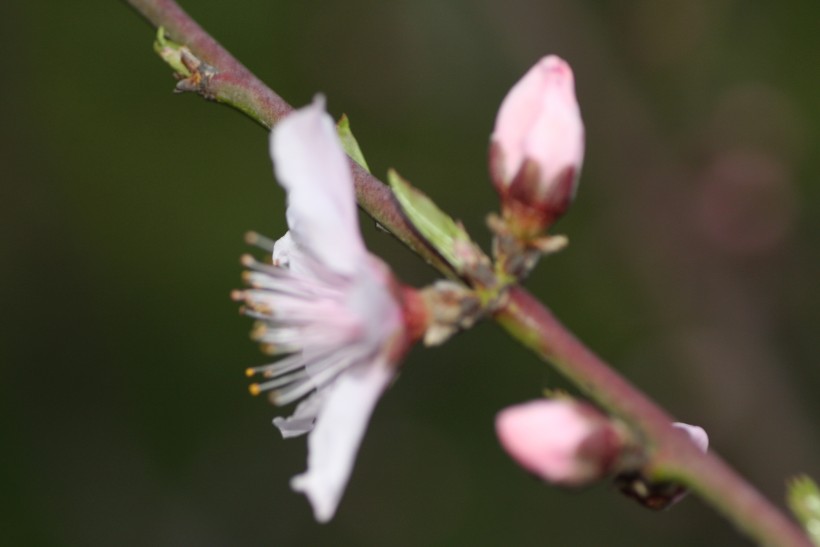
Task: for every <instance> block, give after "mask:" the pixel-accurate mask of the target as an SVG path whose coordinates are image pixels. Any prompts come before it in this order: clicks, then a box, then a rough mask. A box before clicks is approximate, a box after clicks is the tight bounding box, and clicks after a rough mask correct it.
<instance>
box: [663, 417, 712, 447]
mask: <svg viewBox="0 0 820 547" xmlns="http://www.w3.org/2000/svg"><path fill="white" fill-rule="evenodd" d="M672 427H674V428H677V429H680V430H681V431H684V432H685V433H686V434H687V435H689V438H690V439H691V440H692V442H693V443H695V446H697V447H698V448H700V449H701V451H702V452H706V451H707V450H708V449H709V435H708V434H707V433H706V430H705V429H703V428H702V427H700V426H697V425H689V424H685V423H682V422H675V423H673V424H672Z"/></svg>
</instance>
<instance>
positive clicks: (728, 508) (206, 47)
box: [126, 0, 811, 546]
mask: <svg viewBox="0 0 820 547" xmlns="http://www.w3.org/2000/svg"><path fill="white" fill-rule="evenodd" d="M126 1H127V3H128V4H130V5H131V6H132V7H133V8H135V9H136V10H137V11H138V12H139V13H140V14H142V15H143V16H144V17H145V18H146V19H147V20H148V21H149V22H151V23H152V24H153V25H154V26H155V27H160V26H161V27H163V28H164V29H165V31H166V33H167V34H168V35H169V36H170V38H171V39H172V40H174V41H176V42H178V43H180V44H183V45H185V46H187V47H188V48H189V49H190V51H191V52H192V53H193V54H194V55H195V56H196V57H197V58H198V59H200V60H201V61H204V62H205V63H207V64H208V65H210V67H212V68H213V69H214V71H215V73H214V74H213V75H212V76H210V77H209V78H207V79H205V80H204V81H203V82H201V83H200V87H199V88H197V91H198V92H199V93H200V94H202V95H203V96H205V97H206V98H208V99H212V100H216V101H217V102H221V103H224V104H227V105H229V106H232V107H233V108H236V109H237V110H239V111H241V112H242V113H244V114H246V115H247V116H249V117H250V118H251V119H252V120H254V121H256V122H257V123H259V124H260V125H262V126H263V127H265V128H268V129H269V128H271V127H272V126H273V125H274V124H275V123H276V122H277V121H279V120H280V119H281V118H282V117H283V116H285V115H286V114H287V113H289V112H290V111H291V110H293V108H292V107H291V106H290V105H289V104H288V103H287V102H286V101H284V100H283V99H282V98H281V97H280V96H279V95H277V94H276V93H274V92H273V91H272V90H271V89H270V88H268V87H267V86H266V85H265V84H263V83H262V82H261V81H260V80H259V79H258V78H257V77H256V76H254V75H253V74H252V73H251V72H250V71H249V70H248V69H247V68H246V67H245V66H243V65H242V64H241V63H240V62H239V61H237V60H236V59H235V58H234V57H233V56H232V55H231V54H230V53H229V52H228V51H227V50H225V49H224V48H223V47H222V46H221V45H219V44H218V43H217V42H216V40H214V39H213V38H212V37H211V36H210V35H209V34H208V33H206V32H205V31H204V30H203V29H202V28H201V27H200V26H199V25H198V24H197V23H196V22H195V21H194V20H193V19H191V17H190V16H189V15H188V14H187V13H185V12H184V11H183V10H182V8H180V7H179V5H178V4H177V3H176V2H174V1H172V0H126ZM351 168H352V170H353V176H354V182H355V185H356V195H357V199H358V202H359V205H360V207H362V209H364V210H365V211H366V212H367V213H368V214H369V215H370V216H371V217H373V219H375V220H376V221H377V222H378V223H379V224H380V225H382V226H383V227H384V228H386V229H387V230H388V231H390V232H391V233H392V234H393V235H394V236H395V237H396V238H398V239H399V240H400V241H401V242H403V243H404V244H405V245H407V246H408V247H409V248H410V249H412V250H413V251H415V252H416V253H418V254H419V255H420V256H421V257H422V258H423V259H424V260H426V261H427V262H428V263H429V264H431V265H432V266H433V267H434V268H436V269H437V270H439V271H440V272H442V273H443V274H445V275H447V276H448V277H454V275H455V273H454V272H453V270H452V268H451V267H450V266H449V265H448V264H447V263H446V262H445V261H444V260H443V259H442V258H441V256H439V255H438V254H437V253H436V252H435V251H434V250H433V249H431V248H430V247H429V246H428V245H427V243H426V242H425V241H424V240H423V239H422V238H421V237H420V236H419V235H418V234H417V233H416V232H415V231H414V229H413V227H412V226H411V225H410V224H409V222H408V221H407V220H406V219H405V217H404V215H403V214H402V212H401V209H400V207H399V205H398V203H397V201H396V199H395V198H394V197H393V194H392V192H391V191H390V189H389V187H387V186H386V185H385V184H384V183H382V182H381V181H379V180H378V179H377V178H375V177H373V176H372V175H371V174H370V173H368V172H367V171H366V170H365V169H363V168H361V167H360V166H359V165H358V164H356V163H355V162H352V161H351ZM495 319H496V320H497V321H498V323H499V324H500V325H501V326H502V327H503V328H504V329H506V330H507V331H508V332H509V333H510V334H511V335H512V336H513V337H514V338H516V339H518V340H519V341H520V342H521V343H522V344H524V345H525V346H527V347H529V348H530V349H532V350H533V351H534V352H535V353H536V354H538V355H539V356H540V357H541V358H542V359H544V360H546V361H548V362H550V363H552V365H553V366H554V367H555V368H556V369H557V370H558V371H559V372H561V373H562V374H563V375H564V376H566V377H567V378H568V379H569V380H570V381H572V382H573V383H574V384H575V385H576V386H577V387H578V388H579V389H580V390H582V391H583V392H584V393H586V394H587V395H588V396H589V397H590V398H591V399H593V400H595V401H596V402H597V403H598V404H600V405H601V406H602V407H604V408H606V409H607V410H609V411H610V412H612V413H613V414H615V415H616V416H618V417H620V418H621V419H623V420H624V421H625V422H627V423H628V424H630V425H631V426H632V427H633V428H634V430H635V431H636V433H637V434H639V435H640V436H641V437H642V439H643V441H644V443H645V446H646V450H647V456H648V464H647V468H646V469H645V470H644V471H645V473H647V474H648V475H649V476H650V477H651V478H654V479H658V480H676V481H679V482H681V483H682V484H685V485H687V486H688V487H690V488H692V489H693V490H695V491H696V492H698V493H699V494H700V495H701V496H702V497H703V498H704V499H705V500H706V501H708V502H709V503H711V504H712V505H713V506H714V507H715V508H716V509H718V510H719V511H720V512H722V513H723V514H724V515H725V516H726V517H727V518H728V519H729V520H730V521H732V522H733V523H734V524H735V525H736V526H737V527H738V528H739V529H740V530H742V531H743V532H744V533H745V534H747V535H748V536H749V537H750V538H753V539H755V540H756V541H758V542H759V543H761V544H765V545H777V546H797V545H805V546H810V545H811V543H810V542H809V539H808V538H807V537H806V536H805V535H804V534H803V532H802V530H801V529H800V528H799V527H798V526H797V525H795V524H794V523H793V522H792V521H791V520H790V519H789V518H787V517H786V516H785V515H784V514H783V513H781V512H780V511H779V510H778V509H777V508H776V507H775V506H774V505H772V504H771V503H770V502H769V501H767V500H766V499H765V498H764V497H763V496H762V495H761V494H760V493H759V492H757V490H755V489H754V488H753V487H752V486H751V485H750V484H748V483H747V482H746V481H744V480H743V479H742V478H741V477H740V476H739V475H738V474H737V473H735V472H734V471H733V470H732V469H731V468H730V467H729V466H728V465H726V464H725V463H724V462H723V460H721V459H720V458H719V457H718V456H716V455H715V454H714V453H713V452H708V453H706V454H704V453H702V452H701V451H700V450H698V449H697V448H696V447H695V446H694V444H693V443H691V442H690V441H689V440H688V439H687V438H686V437H685V436H684V435H681V434H680V433H679V432H676V430H674V429H673V428H672V427H671V422H672V419H671V417H670V416H669V415H667V413H666V412H664V411H663V410H662V409H661V408H660V407H659V406H658V405H657V404H655V403H654V402H653V401H652V400H651V399H649V397H647V396H646V395H644V394H643V393H642V392H641V391H639V390H638V389H636V388H635V387H634V386H632V385H631V384H630V383H629V382H628V381H626V380H625V379H624V378H623V377H622V376H620V375H619V374H618V373H616V372H615V370H614V369H613V368H612V367H610V366H609V365H607V364H606V363H605V362H604V361H602V360H601V359H600V358H599V357H598V356H597V355H595V353H593V352H592V351H591V350H590V349H588V348H587V347H586V346H585V345H584V344H583V343H581V342H580V341H579V340H578V339H577V338H576V337H575V336H574V335H573V334H572V333H571V332H569V331H568V330H567V329H566V327H564V326H563V325H562V324H561V323H560V322H559V321H558V320H557V319H556V318H555V317H554V316H553V315H552V313H551V312H550V311H549V310H548V309H547V308H546V307H545V306H544V305H543V304H541V303H540V302H539V301H538V300H536V299H535V298H534V297H533V296H532V295H530V294H529V293H528V292H527V291H526V290H525V289H523V288H521V287H512V288H510V290H509V298H508V300H507V301H506V304H505V305H504V306H503V307H502V308H501V309H500V310H498V311H497V312H496V313H495Z"/></svg>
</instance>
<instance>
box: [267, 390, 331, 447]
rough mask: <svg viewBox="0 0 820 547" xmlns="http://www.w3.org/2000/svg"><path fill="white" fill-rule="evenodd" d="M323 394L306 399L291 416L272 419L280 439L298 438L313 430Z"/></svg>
mask: <svg viewBox="0 0 820 547" xmlns="http://www.w3.org/2000/svg"><path fill="white" fill-rule="evenodd" d="M324 398H325V393H324V392H316V393H314V394H312V395H310V396H309V397H308V398H307V399H305V400H304V401H302V402H301V403H299V404H298V405H296V410H295V411H294V412H293V414H292V415H291V416H288V417H287V418H282V417H281V416H277V417H276V418H274V419H273V425H275V426H276V427H278V428H279V432H280V433H282V438H284V439H288V438H290V437H298V436H299V435H304V434H305V433H308V432H309V431H311V430H312V429H313V424H314V422H315V421H316V416H317V415H318V414H319V410H320V409H321V408H322V403H323V402H324Z"/></svg>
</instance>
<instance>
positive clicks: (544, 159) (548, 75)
mask: <svg viewBox="0 0 820 547" xmlns="http://www.w3.org/2000/svg"><path fill="white" fill-rule="evenodd" d="M583 159H584V124H583V122H582V121H581V113H580V110H579V108H578V101H577V100H576V98H575V81H574V78H573V75H572V69H571V68H570V67H569V65H568V64H567V63H566V62H565V61H564V60H562V59H561V58H559V57H556V56H555V55H550V56H547V57H544V58H543V59H541V60H540V61H538V63H537V64H536V65H535V66H534V67H532V68H531V69H530V71H529V72H527V74H525V75H524V77H523V78H521V80H519V81H518V83H517V84H515V86H513V88H512V89H511V90H510V92H509V93H508V94H507V96H506V97H505V98H504V101H503V102H502V103H501V108H500V109H499V111H498V117H497V118H496V120H495V129H494V131H493V134H492V138H491V145H490V172H491V176H492V179H493V183H494V184H495V187H496V189H497V190H498V192H499V194H501V197H502V200H503V201H504V205H505V209H509V208H510V206H512V210H511V211H506V212H508V213H510V212H511V213H512V214H513V215H520V214H522V211H518V210H516V209H521V208H523V209H524V211H525V212H527V213H528V214H529V216H532V215H533V214H534V213H538V215H536V216H540V217H543V218H542V219H540V220H535V219H530V222H528V223H529V224H532V223H533V222H534V223H535V224H540V226H537V227H533V229H535V228H537V229H538V230H540V229H542V228H544V227H547V226H549V225H550V224H551V223H552V222H553V221H554V220H555V219H557V218H558V217H560V216H561V215H562V214H564V212H565V211H566V210H567V208H568V207H569V205H570V203H571V202H572V199H573V198H574V197H575V191H576V188H577V182H578V175H579V173H580V171H581V164H582V163H583Z"/></svg>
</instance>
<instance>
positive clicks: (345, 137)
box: [336, 114, 370, 173]
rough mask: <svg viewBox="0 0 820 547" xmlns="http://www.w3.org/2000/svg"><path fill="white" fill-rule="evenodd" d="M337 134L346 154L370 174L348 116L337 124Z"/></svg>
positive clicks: (343, 115) (344, 115) (343, 117)
mask: <svg viewBox="0 0 820 547" xmlns="http://www.w3.org/2000/svg"><path fill="white" fill-rule="evenodd" d="M336 132H337V133H338V134H339V139H340V140H341V141H342V148H344V151H345V153H346V154H347V155H348V156H350V157H351V158H352V159H353V161H355V162H356V163H358V164H359V165H361V166H362V167H364V168H365V170H366V171H367V172H368V173H369V172H370V167H368V166H367V162H366V161H365V159H364V154H362V149H361V148H359V142H358V141H357V140H356V137H354V136H353V132H352V131H351V130H350V120H349V119H348V118H347V114H342V117H341V118H339V121H338V122H336Z"/></svg>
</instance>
